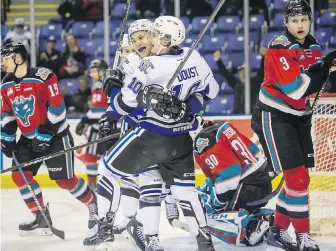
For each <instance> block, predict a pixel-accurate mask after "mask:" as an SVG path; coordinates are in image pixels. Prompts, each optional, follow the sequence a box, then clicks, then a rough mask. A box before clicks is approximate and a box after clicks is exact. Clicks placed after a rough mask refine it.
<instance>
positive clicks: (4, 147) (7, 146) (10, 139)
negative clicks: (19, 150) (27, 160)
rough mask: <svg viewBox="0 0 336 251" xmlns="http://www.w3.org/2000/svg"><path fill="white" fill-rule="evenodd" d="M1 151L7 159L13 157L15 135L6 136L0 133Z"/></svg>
mask: <svg viewBox="0 0 336 251" xmlns="http://www.w3.org/2000/svg"><path fill="white" fill-rule="evenodd" d="M0 135H1V151H2V152H3V154H4V155H6V157H7V158H12V157H13V151H14V150H15V148H16V134H11V135H9V134H7V133H4V132H1V134H0Z"/></svg>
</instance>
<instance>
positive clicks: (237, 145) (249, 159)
mask: <svg viewBox="0 0 336 251" xmlns="http://www.w3.org/2000/svg"><path fill="white" fill-rule="evenodd" d="M231 145H232V147H233V148H234V149H235V151H236V152H238V153H239V154H240V155H241V156H242V157H244V158H245V160H244V162H245V163H246V164H252V163H256V162H257V160H256V159H255V158H254V156H253V155H252V154H251V152H250V151H249V150H248V149H247V147H246V146H245V144H244V143H242V142H241V141H240V139H239V138H238V139H234V140H232V142H231Z"/></svg>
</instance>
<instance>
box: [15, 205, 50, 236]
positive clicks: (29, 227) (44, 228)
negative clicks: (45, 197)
mask: <svg viewBox="0 0 336 251" xmlns="http://www.w3.org/2000/svg"><path fill="white" fill-rule="evenodd" d="M43 211H44V214H45V216H46V217H47V219H48V221H49V222H50V224H51V225H52V221H51V217H50V213H49V204H47V206H46V208H45V209H44V210H43ZM19 231H20V235H22V236H26V235H30V234H37V235H52V232H51V230H50V228H49V227H48V223H47V222H46V220H45V219H44V217H43V215H42V213H41V211H37V212H36V214H35V219H34V220H33V221H31V222H27V223H22V224H20V225H19Z"/></svg>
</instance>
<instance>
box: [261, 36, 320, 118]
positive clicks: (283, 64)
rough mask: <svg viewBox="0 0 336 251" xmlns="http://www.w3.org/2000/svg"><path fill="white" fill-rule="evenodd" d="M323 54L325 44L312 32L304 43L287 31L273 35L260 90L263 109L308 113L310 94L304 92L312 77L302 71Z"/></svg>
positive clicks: (295, 113)
mask: <svg viewBox="0 0 336 251" xmlns="http://www.w3.org/2000/svg"><path fill="white" fill-rule="evenodd" d="M321 57H322V48H321V46H320V45H319V43H318V42H317V41H316V39H315V38H314V37H313V36H311V35H308V36H307V37H306V39H305V42H304V44H302V45H301V44H299V43H298V42H297V41H296V40H295V39H294V38H293V37H292V36H291V35H290V34H287V33H286V34H283V35H280V36H276V37H274V38H273V39H272V40H271V41H270V43H269V45H268V49H267V51H266V55H265V66H264V71H265V78H264V82H263V84H262V86H261V89H260V93H259V104H260V106H261V107H262V109H263V110H268V108H270V110H272V109H277V110H280V111H282V112H285V113H290V114H293V115H297V116H303V115H306V114H309V113H310V110H309V98H308V97H304V94H305V92H306V90H307V88H308V86H309V84H310V78H309V77H308V76H307V75H306V74H304V73H303V71H304V70H307V69H308V67H309V66H310V65H311V64H313V63H316V62H317V61H319V60H320V59H321Z"/></svg>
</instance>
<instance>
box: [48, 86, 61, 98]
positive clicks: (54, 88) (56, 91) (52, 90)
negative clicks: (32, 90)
mask: <svg viewBox="0 0 336 251" xmlns="http://www.w3.org/2000/svg"><path fill="white" fill-rule="evenodd" d="M49 91H50V94H51V96H52V97H55V96H57V95H58V94H59V89H58V85H57V84H56V83H55V84H53V85H49Z"/></svg>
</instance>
